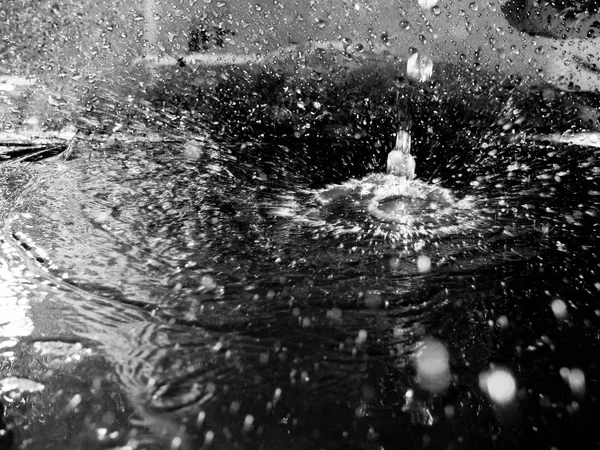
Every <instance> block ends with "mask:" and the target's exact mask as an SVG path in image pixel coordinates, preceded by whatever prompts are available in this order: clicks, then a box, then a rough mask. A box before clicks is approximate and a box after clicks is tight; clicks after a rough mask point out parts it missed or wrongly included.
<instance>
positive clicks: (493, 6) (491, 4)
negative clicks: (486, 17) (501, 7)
mask: <svg viewBox="0 0 600 450" xmlns="http://www.w3.org/2000/svg"><path fill="white" fill-rule="evenodd" d="M488 8H489V10H490V11H493V12H496V10H497V9H498V5H496V3H494V2H490V3H488Z"/></svg>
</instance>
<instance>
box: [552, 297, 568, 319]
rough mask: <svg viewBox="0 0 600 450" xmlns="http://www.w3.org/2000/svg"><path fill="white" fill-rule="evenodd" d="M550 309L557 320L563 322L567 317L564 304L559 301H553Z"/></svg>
mask: <svg viewBox="0 0 600 450" xmlns="http://www.w3.org/2000/svg"><path fill="white" fill-rule="evenodd" d="M550 307H551V308H552V312H553V313H554V315H555V316H556V318H557V319H559V320H565V319H566V318H567V316H568V315H569V313H568V311H567V305H566V303H565V302H564V301H562V300H560V299H556V300H553V301H552V303H551V304H550Z"/></svg>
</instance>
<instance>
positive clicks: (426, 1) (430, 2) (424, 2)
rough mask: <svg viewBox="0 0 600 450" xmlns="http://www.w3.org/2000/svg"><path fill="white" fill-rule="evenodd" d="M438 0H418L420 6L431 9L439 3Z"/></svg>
mask: <svg viewBox="0 0 600 450" xmlns="http://www.w3.org/2000/svg"><path fill="white" fill-rule="evenodd" d="M437 2H438V0H418V3H419V6H420V7H421V8H423V9H431V8H433V7H434V6H435V5H437Z"/></svg>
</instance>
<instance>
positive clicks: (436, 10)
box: [431, 6, 442, 16]
mask: <svg viewBox="0 0 600 450" xmlns="http://www.w3.org/2000/svg"><path fill="white" fill-rule="evenodd" d="M431 12H432V13H433V15H434V16H439V15H440V14H441V13H442V10H441V9H440V7H439V6H434V7H433V8H431Z"/></svg>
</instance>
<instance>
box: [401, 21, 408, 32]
mask: <svg viewBox="0 0 600 450" xmlns="http://www.w3.org/2000/svg"><path fill="white" fill-rule="evenodd" d="M400 28H403V29H405V30H406V31H408V30H410V22H409V21H408V20H403V21H401V22H400Z"/></svg>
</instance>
